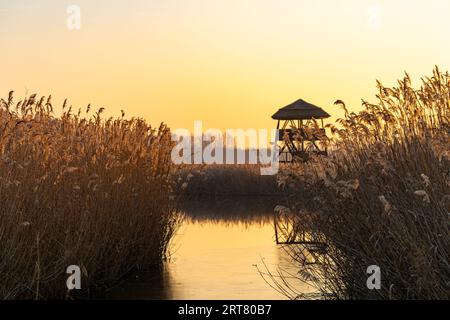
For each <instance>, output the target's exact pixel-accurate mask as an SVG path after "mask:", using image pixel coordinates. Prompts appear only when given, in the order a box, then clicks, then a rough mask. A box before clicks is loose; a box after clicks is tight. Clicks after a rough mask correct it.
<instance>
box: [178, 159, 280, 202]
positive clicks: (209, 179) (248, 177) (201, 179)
mask: <svg viewBox="0 0 450 320" xmlns="http://www.w3.org/2000/svg"><path fill="white" fill-rule="evenodd" d="M260 168H261V166H260V165H256V164H241V165H238V164H236V165H226V164H224V165H180V166H178V167H177V170H176V173H175V174H174V183H175V185H176V186H175V188H176V190H177V194H178V195H180V196H182V197H184V198H223V197H236V196H237V197H239V196H246V197H247V196H250V197H256V196H260V197H266V196H276V195H281V194H283V192H282V190H280V188H279V187H278V182H277V178H276V176H275V175H273V176H262V175H261V171H260Z"/></svg>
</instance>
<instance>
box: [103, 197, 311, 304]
mask: <svg viewBox="0 0 450 320" xmlns="http://www.w3.org/2000/svg"><path fill="white" fill-rule="evenodd" d="M232 203H233V205H230V203H228V205H226V203H225V202H214V203H209V204H205V203H203V204H201V203H194V204H193V203H191V204H189V205H186V206H185V212H186V219H185V221H184V223H183V226H182V227H181V229H180V230H179V232H178V234H177V236H176V237H175V239H174V242H173V244H172V257H171V259H170V262H169V263H167V265H166V267H165V268H164V270H162V271H161V273H160V274H159V275H157V276H155V275H153V276H150V275H147V276H141V277H139V278H136V279H132V280H130V281H129V282H127V283H125V284H124V285H122V286H120V287H119V288H116V289H115V290H112V291H111V292H110V293H109V294H108V298H112V299H115V298H120V299H182V300H183V299H256V300H258V299H286V297H285V296H283V295H282V294H280V293H279V292H277V291H276V290H274V289H273V288H271V287H270V286H269V285H268V284H267V283H266V282H265V280H264V279H263V277H262V276H261V275H260V273H259V272H258V269H257V266H258V268H259V269H260V270H265V268H266V267H267V268H268V270H269V271H270V272H272V273H274V274H276V273H277V270H278V269H279V268H281V269H284V270H285V271H287V272H289V273H291V274H295V273H296V272H297V271H298V270H296V268H295V267H294V266H293V265H292V262H291V259H290V258H289V256H288V254H287V253H286V252H285V251H284V250H282V249H281V248H280V247H279V246H277V245H276V244H275V241H274V230H273V225H272V220H271V212H272V210H273V203H272V202H270V203H265V204H263V203H261V201H260V203H259V205H258V206H257V207H255V206H253V207H252V210H250V211H247V210H245V207H246V205H247V204H248V203H244V202H243V201H237V200H236V201H233V202H232ZM239 203H240V205H239ZM254 204H255V203H254ZM255 208H258V209H255ZM296 287H297V288H300V290H301V291H304V292H308V291H311V288H308V287H306V286H305V285H304V284H301V283H297V284H296Z"/></svg>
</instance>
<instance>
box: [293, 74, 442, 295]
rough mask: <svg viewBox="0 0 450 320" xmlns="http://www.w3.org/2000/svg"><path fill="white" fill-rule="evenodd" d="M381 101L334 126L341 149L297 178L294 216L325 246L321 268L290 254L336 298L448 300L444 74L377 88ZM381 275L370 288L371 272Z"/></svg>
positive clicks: (305, 273) (299, 251) (307, 276)
mask: <svg viewBox="0 0 450 320" xmlns="http://www.w3.org/2000/svg"><path fill="white" fill-rule="evenodd" d="M377 98H378V103H376V104H371V103H368V102H364V110H363V111H361V112H359V113H353V112H349V111H348V110H347V108H346V106H345V104H344V103H343V102H342V101H337V104H339V105H341V106H342V107H343V108H344V111H345V118H344V119H340V120H338V122H339V126H337V127H335V126H331V130H332V132H333V133H334V137H333V143H335V144H336V146H337V151H336V152H334V153H333V154H332V156H331V157H329V158H327V159H323V158H322V159H316V161H315V162H313V163H310V164H309V165H308V167H307V168H305V170H304V175H303V176H302V177H300V178H297V179H296V183H297V186H298V188H299V190H301V192H300V193H299V194H298V195H297V202H298V203H301V207H303V208H307V209H309V211H310V212H311V214H309V215H306V214H305V213H303V212H300V211H299V213H298V216H297V219H296V221H297V230H308V231H309V232H310V233H311V234H312V235H313V237H314V239H315V240H318V241H321V242H323V243H325V244H326V245H327V248H328V250H327V254H325V255H322V256H320V258H319V260H318V261H317V262H318V263H317V264H313V265H310V264H308V263H307V259H305V255H304V254H303V253H304V250H305V247H296V248H295V249H294V250H293V252H292V253H293V256H294V257H295V259H296V260H297V261H298V262H299V263H300V264H301V265H302V271H301V273H300V274H301V275H302V277H303V279H305V281H306V280H307V281H310V282H311V281H312V282H314V283H315V284H316V285H317V287H318V289H319V290H320V291H321V292H322V293H324V294H327V296H328V297H333V298H336V299H449V298H450V236H449V231H450V230H449V229H450V176H449V175H450V136H449V133H450V122H449V120H450V107H449V105H450V75H449V74H448V73H442V72H440V71H439V69H438V68H437V67H436V69H435V70H434V72H433V75H432V76H431V77H426V78H424V79H423V81H422V85H421V87H420V88H419V89H414V88H413V87H412V85H411V79H410V77H409V76H408V75H407V74H406V76H405V77H404V79H403V80H401V81H399V82H398V86H397V87H395V88H387V87H384V86H383V85H382V84H381V83H378V94H377ZM371 265H377V266H379V267H380V269H381V289H380V290H369V289H368V287H367V285H366V281H367V278H368V277H369V274H367V273H366V272H367V268H368V266H371Z"/></svg>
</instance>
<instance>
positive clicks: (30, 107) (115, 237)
mask: <svg viewBox="0 0 450 320" xmlns="http://www.w3.org/2000/svg"><path fill="white" fill-rule="evenodd" d="M102 112H103V109H100V110H98V111H97V112H95V113H94V114H92V115H91V113H90V106H88V107H87V110H86V113H85V112H82V111H81V110H78V111H77V112H75V113H74V112H73V111H72V108H71V107H69V106H68V104H67V102H66V101H65V102H64V105H63V108H62V116H60V117H59V116H58V117H57V116H55V115H54V113H53V105H52V102H51V97H49V98H44V97H42V98H40V99H38V98H37V96H36V95H32V96H30V97H28V98H25V99H23V100H21V101H19V102H15V101H14V97H13V92H11V93H10V94H9V96H8V97H7V98H6V99H1V100H0V253H1V258H0V274H1V277H2V280H1V281H0V299H54V298H56V299H64V298H71V297H74V296H75V293H74V292H69V291H68V289H67V287H66V279H67V277H68V276H69V275H68V274H66V268H67V267H68V266H69V265H77V266H79V267H80V268H81V270H82V290H81V291H79V292H77V294H76V296H79V295H82V296H84V295H85V294H87V293H89V292H91V291H92V290H100V289H104V288H106V287H108V286H110V285H111V284H113V283H115V282H116V281H118V280H119V279H121V278H122V277H123V276H125V275H127V274H128V273H130V272H133V271H135V270H145V269H151V268H155V267H158V266H159V265H160V264H161V262H162V261H163V259H164V257H165V254H166V250H167V246H168V243H169V241H170V239H171V237H172V235H173V233H174V230H175V228H176V226H177V219H178V218H177V216H176V215H175V214H174V213H173V212H174V211H173V203H172V201H171V200H170V198H169V197H170V188H171V186H170V181H169V180H170V175H169V173H170V170H171V165H170V164H171V160H170V151H171V147H172V142H171V136H170V132H169V129H168V128H167V127H166V126H165V125H164V124H162V125H161V126H160V127H159V128H156V129H155V128H151V127H150V126H149V125H148V124H146V123H145V121H144V120H142V119H138V118H132V119H131V120H126V119H125V118H124V115H123V114H122V117H121V118H117V119H113V118H110V119H105V120H104V119H102V117H101V114H102ZM82 114H83V115H82Z"/></svg>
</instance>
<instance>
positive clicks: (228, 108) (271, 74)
mask: <svg viewBox="0 0 450 320" xmlns="http://www.w3.org/2000/svg"><path fill="white" fill-rule="evenodd" d="M70 5H76V6H78V7H79V8H80V22H81V24H80V29H79V30H78V29H75V30H70V29H69V28H68V27H67V20H68V19H69V18H72V17H73V15H72V14H73V12H71V13H68V12H67V8H68V7H69V6H70ZM449 12H450V1H448V0H429V1H412V0H409V1H407V0H71V1H65V0H14V1H10V0H0V52H1V59H0V95H1V96H3V97H5V96H7V94H8V92H9V91H10V90H15V92H16V96H17V98H20V97H22V96H24V95H25V94H27V93H28V94H30V93H34V92H37V93H38V94H39V95H48V94H52V95H53V98H54V102H55V103H56V104H58V105H60V104H62V101H63V100H64V98H68V99H69V101H70V102H71V104H73V106H74V108H77V107H83V108H84V107H85V106H86V105H87V104H89V103H90V104H92V105H95V106H98V107H106V109H107V115H108V116H110V115H112V116H120V110H121V109H123V110H125V112H126V115H127V116H128V117H131V116H139V117H143V118H145V119H146V120H148V121H149V122H150V123H152V124H154V125H156V124H158V123H159V122H161V121H164V122H166V123H168V124H169V126H170V127H171V128H174V129H177V128H188V129H190V130H192V128H193V123H194V121H195V120H201V121H203V126H204V127H207V128H218V129H221V130H225V129H228V128H244V129H245V128H256V129H259V128H271V127H274V125H275V123H274V121H273V120H272V119H271V115H272V114H273V113H274V112H275V111H276V110H277V109H278V108H280V107H283V106H285V105H287V104H289V103H291V102H293V101H295V100H297V99H299V98H302V99H304V100H306V101H309V102H311V103H314V104H316V105H318V106H320V107H322V108H324V109H325V110H326V111H328V113H330V114H331V115H332V116H333V119H334V118H336V117H339V116H342V111H340V110H339V109H338V108H337V107H335V106H334V105H333V102H334V101H335V100H337V99H341V100H344V101H345V102H346V103H347V105H348V106H349V107H350V109H352V110H355V111H357V110H360V109H361V99H362V98H364V99H367V100H370V101H375V94H376V87H375V81H376V79H379V80H381V81H382V82H383V83H384V84H386V85H389V86H392V85H395V84H396V79H399V78H401V77H402V76H403V72H404V71H408V72H409V73H410V74H411V75H412V76H413V78H414V79H416V80H417V81H416V83H418V80H419V79H420V77H422V76H425V75H429V74H431V72H432V69H433V67H434V65H439V66H440V68H441V69H442V70H448V69H449V68H450V54H449V53H450V42H449V41H448V33H449V30H450V20H449V19H448V13H449ZM70 21H73V20H70Z"/></svg>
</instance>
